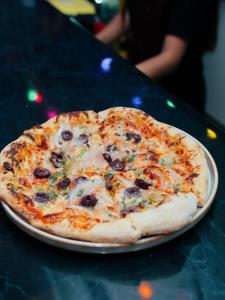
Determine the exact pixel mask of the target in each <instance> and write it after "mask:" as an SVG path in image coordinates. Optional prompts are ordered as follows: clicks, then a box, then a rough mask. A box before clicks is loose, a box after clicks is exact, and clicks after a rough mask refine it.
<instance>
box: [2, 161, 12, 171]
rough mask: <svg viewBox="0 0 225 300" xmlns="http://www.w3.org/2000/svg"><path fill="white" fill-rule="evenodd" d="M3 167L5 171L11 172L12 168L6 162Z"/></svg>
mask: <svg viewBox="0 0 225 300" xmlns="http://www.w3.org/2000/svg"><path fill="white" fill-rule="evenodd" d="M3 167H4V169H5V170H6V171H9V172H13V167H12V166H11V165H10V163H8V162H7V161H5V162H4V163H3Z"/></svg>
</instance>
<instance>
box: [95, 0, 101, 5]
mask: <svg viewBox="0 0 225 300" xmlns="http://www.w3.org/2000/svg"><path fill="white" fill-rule="evenodd" d="M102 2H103V0H95V3H97V4H101V3H102Z"/></svg>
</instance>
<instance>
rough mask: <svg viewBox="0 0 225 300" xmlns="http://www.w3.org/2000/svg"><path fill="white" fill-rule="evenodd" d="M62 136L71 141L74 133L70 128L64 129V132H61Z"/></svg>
mask: <svg viewBox="0 0 225 300" xmlns="http://www.w3.org/2000/svg"><path fill="white" fill-rule="evenodd" d="M61 136H62V139H63V140H64V141H71V140H72V138H73V133H72V132H71V131H69V130H64V131H63V132H62V133H61Z"/></svg>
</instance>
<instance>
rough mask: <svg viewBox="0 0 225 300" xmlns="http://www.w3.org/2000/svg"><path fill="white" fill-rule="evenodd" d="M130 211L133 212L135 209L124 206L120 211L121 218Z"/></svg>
mask: <svg viewBox="0 0 225 300" xmlns="http://www.w3.org/2000/svg"><path fill="white" fill-rule="evenodd" d="M132 212H135V209H134V208H131V207H130V208H124V209H122V210H121V211H120V216H121V217H122V218H125V217H126V216H127V215H128V214H130V213H132Z"/></svg>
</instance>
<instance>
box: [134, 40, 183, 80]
mask: <svg viewBox="0 0 225 300" xmlns="http://www.w3.org/2000/svg"><path fill="white" fill-rule="evenodd" d="M187 47H188V42H187V41H185V40H184V39H181V38H179V37H177V36H173V35H167V36H166V37H165V39H164V43H163V47H162V51H161V53H160V54H159V55H156V56H154V57H152V58H150V59H147V60H145V61H143V62H141V63H139V64H137V65H136V67H137V68H138V69H139V70H140V71H141V72H143V73H145V74H146V75H147V76H149V77H151V78H152V79H159V78H161V77H163V76H165V75H168V74H170V73H172V72H174V71H175V69H176V68H177V67H178V65H179V63H180V62H181V60H182V58H183V57H184V55H185V53H186V50H187Z"/></svg>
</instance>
